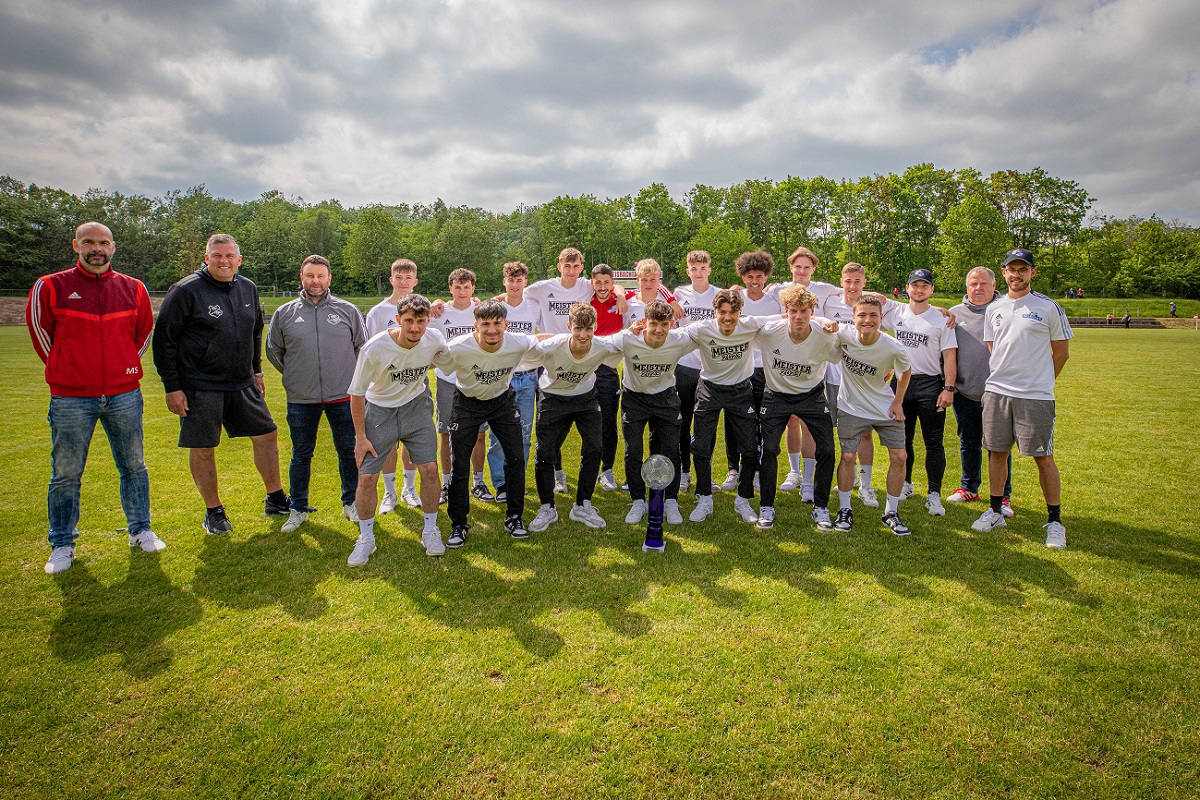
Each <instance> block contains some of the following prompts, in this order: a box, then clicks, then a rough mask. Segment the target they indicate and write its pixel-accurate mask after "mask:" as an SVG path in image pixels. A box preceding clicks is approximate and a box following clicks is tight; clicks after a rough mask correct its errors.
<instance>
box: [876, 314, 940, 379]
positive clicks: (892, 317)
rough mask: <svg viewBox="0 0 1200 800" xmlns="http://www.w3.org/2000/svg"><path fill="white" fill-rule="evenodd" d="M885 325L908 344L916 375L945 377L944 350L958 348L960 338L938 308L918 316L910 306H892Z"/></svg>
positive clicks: (907, 350)
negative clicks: (943, 369)
mask: <svg viewBox="0 0 1200 800" xmlns="http://www.w3.org/2000/svg"><path fill="white" fill-rule="evenodd" d="M883 326H884V327H885V328H887V329H888V330H890V331H893V332H894V333H895V334H896V341H897V342H899V343H900V344H902V345H904V347H905V352H907V353H908V363H909V364H910V365H911V366H912V371H913V374H914V375H941V374H942V351H943V350H957V349H958V337H957V336H956V335H955V333H954V330H953V329H952V328H947V327H946V317H945V316H943V314H942V313H941V312H940V311H938V310H937V309H936V308H932V307H931V308H927V309H926V310H925V311H924V312H923V313H921V314H914V313H913V312H912V310H911V308H910V307H909V306H908V305H907V304H906V303H898V304H897V306H896V307H889V309H888V314H887V316H886V317H884V323H883Z"/></svg>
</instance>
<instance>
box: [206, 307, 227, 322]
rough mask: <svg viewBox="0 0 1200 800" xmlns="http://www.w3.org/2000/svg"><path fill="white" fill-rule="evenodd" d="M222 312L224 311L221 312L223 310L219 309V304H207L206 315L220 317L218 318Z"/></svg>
mask: <svg viewBox="0 0 1200 800" xmlns="http://www.w3.org/2000/svg"><path fill="white" fill-rule="evenodd" d="M223 313H225V312H223V311H222V310H221V307H220V306H209V307H208V315H209V316H210V317H212V318H213V319H220V318H221V315H222V314H223Z"/></svg>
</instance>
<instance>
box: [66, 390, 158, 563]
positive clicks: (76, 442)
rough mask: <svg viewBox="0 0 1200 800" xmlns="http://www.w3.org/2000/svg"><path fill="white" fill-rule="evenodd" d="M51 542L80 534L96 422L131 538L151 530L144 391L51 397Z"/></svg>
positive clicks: (72, 540) (67, 543)
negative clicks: (114, 468)
mask: <svg viewBox="0 0 1200 800" xmlns="http://www.w3.org/2000/svg"><path fill="white" fill-rule="evenodd" d="M46 419H47V421H49V423H50V491H49V493H48V495H47V498H46V506H47V510H48V512H49V516H50V537H49V538H50V544H51V545H52V546H54V547H64V546H66V545H70V544H73V543H74V542H75V538H76V537H77V536H79V531H78V530H76V526H77V525H78V524H79V484H80V480H81V479H82V478H83V468H84V467H85V466H86V465H87V457H88V448H89V447H91V444H92V434H93V433H95V431H96V421H97V420H99V421H100V424H101V425H102V426H103V427H104V433H105V435H106V436H108V446H109V449H111V450H112V454H113V461H115V462H116V465H117V473H118V474H119V475H120V476H121V484H120V485H121V508H122V509H123V510H124V511H125V524H126V526H127V528H128V530H129V533H130V534H135V533H141V532H142V531H145V530H149V529H150V474H149V472H148V471H147V470H146V461H145V459H144V458H143V457H142V392H141V390H140V389H134V390H133V391H132V392H125V393H124V394H118V395H113V396H111V397H62V396H59V395H51V396H50V411H49V413H48V414H47V415H46Z"/></svg>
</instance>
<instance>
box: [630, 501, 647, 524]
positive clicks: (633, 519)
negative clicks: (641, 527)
mask: <svg viewBox="0 0 1200 800" xmlns="http://www.w3.org/2000/svg"><path fill="white" fill-rule="evenodd" d="M645 517H646V501H645V500H634V501H633V505H631V506H630V507H629V513H628V514H626V515H625V524H626V525H637V524H638V523H639V522H641V521H642V520H643V519H645Z"/></svg>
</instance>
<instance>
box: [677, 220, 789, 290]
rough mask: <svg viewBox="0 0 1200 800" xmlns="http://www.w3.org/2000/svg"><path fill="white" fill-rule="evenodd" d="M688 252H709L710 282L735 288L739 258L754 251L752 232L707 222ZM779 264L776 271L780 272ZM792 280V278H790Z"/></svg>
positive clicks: (698, 232)
mask: <svg viewBox="0 0 1200 800" xmlns="http://www.w3.org/2000/svg"><path fill="white" fill-rule="evenodd" d="M687 249H688V250H707V251H708V254H709V255H710V256H712V275H711V276H710V280H711V281H712V282H713V283H714V284H715V285H717V286H733V285H735V284H737V283H739V281H738V277H737V271H736V270H735V269H734V268H733V264H734V262H735V261H736V260H737V257H738V256H740V255H741V254H742V253H745V252H748V251H750V250H754V249H755V247H754V242H753V241H752V240H751V238H750V232H749V231H747V230H745V229H744V228H734V227H733V226H732V225H730V224H729V223H728V222H722V221H716V222H706V223H705V224H703V225H701V226H700V230H698V231H696V235H695V236H693V237H692V238H691V240H690V241H689V242H688V245H687ZM778 266H779V265H778V264H776V269H777V270H778ZM789 280H790V278H789Z"/></svg>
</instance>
